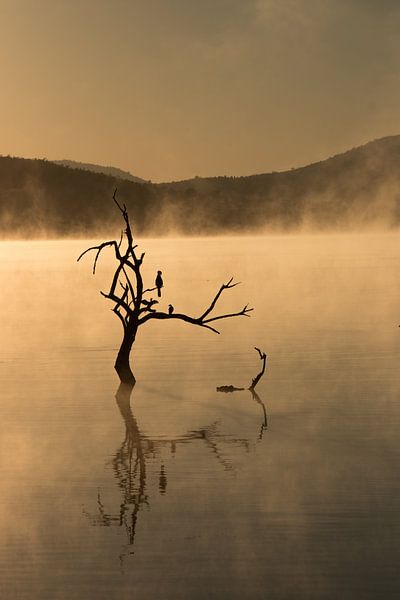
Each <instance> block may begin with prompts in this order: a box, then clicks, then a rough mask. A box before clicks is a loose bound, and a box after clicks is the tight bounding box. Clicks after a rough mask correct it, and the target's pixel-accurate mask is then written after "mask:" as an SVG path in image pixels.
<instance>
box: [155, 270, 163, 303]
mask: <svg viewBox="0 0 400 600" xmlns="http://www.w3.org/2000/svg"><path fill="white" fill-rule="evenodd" d="M155 283H156V288H157V294H158V297H159V298H160V297H161V288H162V287H164V282H163V278H162V277H161V271H157V277H156V282H155Z"/></svg>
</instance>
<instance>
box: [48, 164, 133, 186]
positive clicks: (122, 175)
mask: <svg viewBox="0 0 400 600" xmlns="http://www.w3.org/2000/svg"><path fill="white" fill-rule="evenodd" d="M52 162H54V163H55V164H56V165H62V166H63V167H69V168H70V169H83V170H84V171H92V172H93V173H103V175H111V177H117V178H118V179H127V180H128V181H136V182H138V183H144V181H145V180H144V179H141V178H140V177H136V176H135V175H132V173H129V171H123V170H122V169H118V168H117V167H103V166H101V165H95V164H92V163H82V162H78V161H75V160H53V161H52Z"/></svg>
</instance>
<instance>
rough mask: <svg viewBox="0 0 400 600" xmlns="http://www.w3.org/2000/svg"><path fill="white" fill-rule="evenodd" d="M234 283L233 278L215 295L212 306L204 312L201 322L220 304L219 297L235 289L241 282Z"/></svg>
mask: <svg viewBox="0 0 400 600" xmlns="http://www.w3.org/2000/svg"><path fill="white" fill-rule="evenodd" d="M232 281H233V277H231V278H230V280H229V281H228V283H223V284H222V285H221V287H220V288H219V290H218V292H217V293H216V294H215V296H214V299H213V300H212V302H211V304H210V306H209V307H208V308H207V309H206V310H205V311H204V313H203V314H202V315H201V317H200V318H201V320H204V318H205V317H206V316H207V315H209V314H210V312H212V311H213V310H214V308H215V305H216V304H217V302H218V299H219V297H220V296H221V294H222V292H223V291H224V290H228V289H230V288H234V287H235V286H237V285H239V282H237V283H232Z"/></svg>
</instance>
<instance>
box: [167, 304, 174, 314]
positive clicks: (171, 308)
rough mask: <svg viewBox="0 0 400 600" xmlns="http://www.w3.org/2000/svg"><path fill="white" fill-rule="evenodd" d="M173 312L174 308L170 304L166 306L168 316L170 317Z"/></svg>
mask: <svg viewBox="0 0 400 600" xmlns="http://www.w3.org/2000/svg"><path fill="white" fill-rule="evenodd" d="M173 312H174V307H173V306H172V304H168V314H169V315H172V313H173Z"/></svg>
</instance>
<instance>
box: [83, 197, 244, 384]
mask: <svg viewBox="0 0 400 600" xmlns="http://www.w3.org/2000/svg"><path fill="white" fill-rule="evenodd" d="M113 200H114V202H115V204H116V206H117V208H118V209H119V211H120V212H121V214H122V217H123V219H124V222H125V228H124V230H123V232H122V234H121V239H120V241H119V242H117V241H116V240H111V241H107V242H103V243H101V244H99V245H98V246H92V247H91V248H87V250H85V251H84V252H82V254H81V255H80V256H79V258H78V261H79V260H80V259H81V258H82V257H83V256H84V255H85V254H86V253H87V252H90V251H92V250H94V251H95V252H96V255H95V259H94V263H93V274H94V273H95V272H96V265H97V260H98V258H99V256H100V254H101V252H102V250H104V249H105V248H108V247H111V248H112V249H113V250H114V253H115V259H116V262H117V267H116V269H115V273H114V276H113V278H112V281H111V285H110V289H109V291H108V292H107V293H105V292H100V293H101V294H102V295H103V296H104V297H105V298H107V299H109V300H111V301H112V302H113V303H114V307H113V309H112V310H113V312H114V313H115V314H116V315H117V317H118V319H119V320H120V322H121V324H122V328H123V338H122V342H121V346H120V348H119V351H118V354H117V358H116V361H115V370H116V371H117V373H118V376H119V378H120V380H121V382H122V383H126V384H128V385H134V383H135V381H136V380H135V377H134V375H133V372H132V370H131V367H130V364H129V357H130V353H131V350H132V346H133V344H134V343H135V339H136V334H137V331H138V329H139V327H140V326H141V325H144V324H145V323H147V322H149V321H152V320H159V321H161V320H166V319H177V320H180V321H185V322H186V323H190V324H191V325H197V326H199V327H204V328H206V329H209V330H210V331H213V332H214V333H219V331H218V330H217V329H215V327H213V326H212V325H211V323H214V322H215V321H219V320H221V319H228V318H231V317H238V316H247V317H248V316H250V315H249V314H248V313H249V312H250V311H252V310H253V309H252V308H249V307H248V305H246V306H244V307H243V308H242V309H241V310H239V311H237V312H233V313H229V314H221V315H217V316H214V309H215V306H216V304H217V302H218V300H219V298H220V296H221V294H222V293H223V292H224V291H225V290H229V289H231V288H234V287H235V286H236V285H238V283H233V277H232V278H231V279H230V280H229V281H228V282H227V283H223V284H222V285H221V287H220V288H219V290H218V292H217V293H216V294H215V296H214V298H213V299H212V301H211V303H210V304H209V306H208V307H207V308H206V309H205V310H204V311H203V312H202V313H201V314H200V315H199V316H197V317H192V316H189V315H186V314H184V313H175V312H161V311H158V310H157V309H156V308H155V305H156V304H158V301H157V300H153V299H152V298H151V297H150V298H146V295H147V294H150V292H152V291H154V290H155V289H156V288H155V287H149V288H146V287H145V285H144V282H143V278H142V273H141V268H142V264H143V259H144V255H145V254H144V252H142V253H141V254H139V253H137V244H135V243H134V240H133V234H132V230H131V225H130V221H129V215H128V211H127V209H126V206H125V204H123V205H122V206H121V205H120V204H119V202H118V201H117V198H116V190H115V192H114V194H113ZM123 248H124V249H123Z"/></svg>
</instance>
